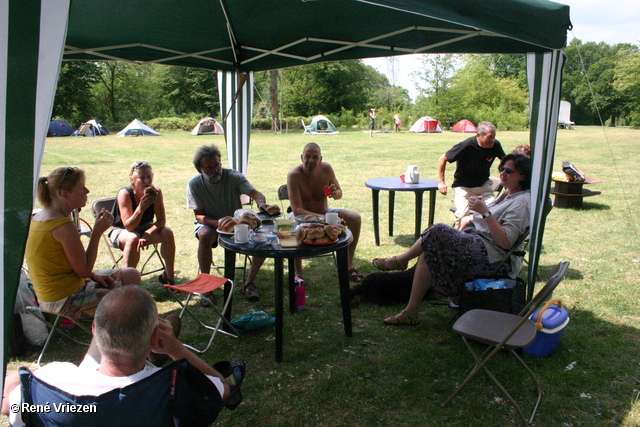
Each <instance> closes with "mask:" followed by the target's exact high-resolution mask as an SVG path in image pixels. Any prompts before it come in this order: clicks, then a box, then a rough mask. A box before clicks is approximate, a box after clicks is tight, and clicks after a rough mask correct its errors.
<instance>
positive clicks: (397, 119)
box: [393, 114, 402, 132]
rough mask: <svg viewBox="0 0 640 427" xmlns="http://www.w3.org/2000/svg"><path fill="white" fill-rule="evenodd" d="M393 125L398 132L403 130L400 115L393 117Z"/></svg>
mask: <svg viewBox="0 0 640 427" xmlns="http://www.w3.org/2000/svg"><path fill="white" fill-rule="evenodd" d="M393 123H394V126H395V128H396V132H400V131H401V130H402V121H400V114H396V115H395V116H393Z"/></svg>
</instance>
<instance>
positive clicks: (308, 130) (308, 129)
mask: <svg viewBox="0 0 640 427" xmlns="http://www.w3.org/2000/svg"><path fill="white" fill-rule="evenodd" d="M300 121H301V122H302V128H303V129H304V132H303V134H305V133H311V131H313V126H311V125H305V124H304V119H300Z"/></svg>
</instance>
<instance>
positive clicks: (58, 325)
mask: <svg viewBox="0 0 640 427" xmlns="http://www.w3.org/2000/svg"><path fill="white" fill-rule="evenodd" d="M25 309H26V310H27V313H29V314H31V315H32V316H34V317H35V318H37V319H38V320H39V321H41V322H42V323H44V324H45V325H46V326H47V328H48V329H49V334H48V335H47V340H46V341H45V343H44V345H43V346H42V350H41V351H40V355H39V356H38V360H37V361H36V365H37V366H38V367H40V362H41V361H42V358H43V357H44V353H45V352H46V351H47V348H48V347H49V343H50V342H51V338H53V334H54V333H55V332H57V333H59V334H60V335H62V336H64V337H66V338H68V339H70V340H71V341H73V342H74V343H76V344H78V345H83V346H87V347H88V346H89V343H86V342H83V341H78V340H77V339H75V338H74V337H72V336H71V335H70V334H69V333H68V332H67V331H66V330H65V326H64V325H63V324H62V319H66V320H67V321H68V322H70V323H71V324H72V325H73V326H77V327H78V328H80V329H81V330H83V331H84V332H86V333H87V334H88V335H89V337H91V336H93V334H92V333H91V330H90V329H89V328H87V327H86V326H85V325H83V324H82V322H81V321H79V320H78V319H76V318H74V317H72V316H66V315H64V314H60V313H57V314H56V313H46V312H45V311H43V310H42V309H41V308H40V307H35V306H27V307H25ZM45 315H50V316H55V319H54V320H53V323H51V322H50V321H48V320H47V318H46V316H45Z"/></svg>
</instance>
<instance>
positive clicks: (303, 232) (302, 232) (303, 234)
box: [296, 227, 308, 242]
mask: <svg viewBox="0 0 640 427" xmlns="http://www.w3.org/2000/svg"><path fill="white" fill-rule="evenodd" d="M307 230H308V228H306V227H300V228H298V231H297V232H296V240H297V241H298V242H302V241H303V240H305V239H306V238H307Z"/></svg>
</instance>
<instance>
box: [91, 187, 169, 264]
mask: <svg viewBox="0 0 640 427" xmlns="http://www.w3.org/2000/svg"><path fill="white" fill-rule="evenodd" d="M115 202H116V198H115V197H105V198H104V199H98V200H96V201H94V202H93V203H92V204H91V211H92V212H93V216H94V217H97V216H98V214H99V213H100V211H101V210H102V209H106V210H107V211H109V212H112V211H113V205H114V204H115ZM102 240H103V241H104V243H105V245H106V246H107V250H108V251H109V255H111V259H112V260H113V267H111V268H116V267H118V264H119V263H120V261H121V260H122V255H120V257H119V258H116V256H115V254H114V253H113V249H112V248H116V249H120V248H119V247H117V246H114V245H112V244H111V242H110V241H109V238H108V237H107V236H106V235H105V234H103V235H102ZM151 248H152V250H151V253H150V254H149V256H148V257H147V259H146V260H145V262H144V263H143V264H142V267H141V268H140V269H139V271H140V275H141V276H146V275H149V274H153V273H157V272H159V271H164V269H165V265H164V260H163V259H162V256H160V251H159V250H158V245H157V244H155V243H154V244H153V245H151ZM154 256H157V257H158V260H159V261H160V265H161V267H159V268H156V269H154V270H151V271H147V272H145V271H144V269H145V267H146V266H147V264H148V263H149V261H151V258H153V257H154Z"/></svg>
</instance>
